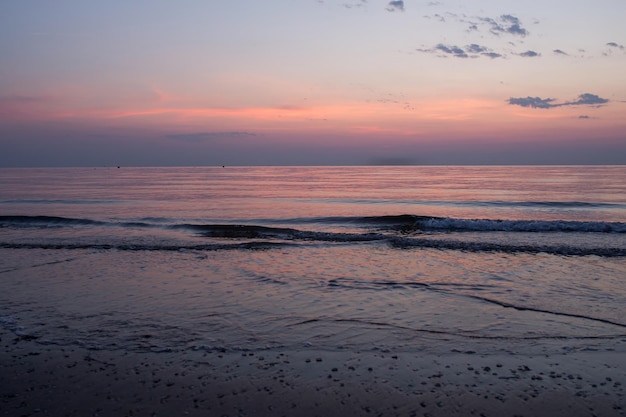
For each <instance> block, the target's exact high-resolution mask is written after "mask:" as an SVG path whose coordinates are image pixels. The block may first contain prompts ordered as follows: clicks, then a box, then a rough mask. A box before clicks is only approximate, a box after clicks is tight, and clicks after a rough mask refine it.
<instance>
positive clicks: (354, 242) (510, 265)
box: [0, 167, 626, 352]
mask: <svg viewBox="0 0 626 417" xmlns="http://www.w3.org/2000/svg"><path fill="white" fill-rule="evenodd" d="M0 252H2V257H1V258H0V325H2V326H4V327H5V328H7V329H10V330H11V331H13V332H15V333H16V334H18V335H21V336H28V337H31V338H35V339H37V340H38V341H39V342H40V343H48V344H61V345H81V346H85V347H87V348H90V349H124V350H149V351H185V350H214V349H220V350H224V349H226V350H237V349H242V350H247V349H265V348H272V347H286V348H295V349H306V348H311V347H314V348H319V349H356V350H369V349H381V350H389V349H394V350H413V349H420V350H433V351H449V350H462V351H463V350H481V351H483V352H489V351H502V350H508V351H542V352H545V351H553V350H559V351H560V350H563V349H566V350H568V349H569V350H576V349H613V350H615V349H621V350H623V349H625V348H626V320H624V317H623V313H624V311H626V280H625V279H626V167H226V168H222V167H211V168H206V167H203V168H120V169H117V168H98V169H86V168H80V169H79V168H71V169H60V168H56V169H1V170H0Z"/></svg>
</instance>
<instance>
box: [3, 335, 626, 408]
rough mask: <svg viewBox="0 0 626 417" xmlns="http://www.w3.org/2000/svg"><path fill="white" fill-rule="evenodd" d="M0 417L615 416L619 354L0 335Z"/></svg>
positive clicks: (620, 387)
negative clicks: (227, 346) (142, 347)
mask: <svg viewBox="0 0 626 417" xmlns="http://www.w3.org/2000/svg"><path fill="white" fill-rule="evenodd" d="M1 342H2V352H1V353H0V355H1V356H0V358H1V359H0V364H1V367H2V369H1V373H2V375H3V377H2V387H1V394H0V395H1V400H0V401H1V403H2V407H0V408H1V409H2V415H6V416H18V415H20V416H30V415H33V416H37V415H48V416H173V415H189V416H213V415H216V416H342V415H373V416H376V415H383V416H411V415H413V416H427V415H430V416H621V415H624V414H625V413H626V410H625V409H624V404H625V397H624V385H626V381H625V374H624V366H623V357H624V356H623V355H624V353H623V352H615V351H601V352H575V353H566V354H554V355H538V356H535V355H532V356H525V355H521V356H520V355H510V354H509V355H503V354H499V355H493V354H492V355H482V354H481V353H480V352H442V353H441V354H421V353H420V352H342V351H334V352H330V351H319V350H307V349H302V350H299V351H285V350H281V349H270V350H263V351H244V352H217V351H214V352H200V351H198V352H185V353H184V354H180V353H176V352H170V353H149V352H146V353H137V352H131V353H126V352H111V351H92V350H88V349H83V348H79V347H59V346H45V345H40V344H39V343H37V341H36V340H29V339H28V338H20V337H16V336H15V335H14V334H11V333H9V332H6V331H4V332H3V333H2V339H1Z"/></svg>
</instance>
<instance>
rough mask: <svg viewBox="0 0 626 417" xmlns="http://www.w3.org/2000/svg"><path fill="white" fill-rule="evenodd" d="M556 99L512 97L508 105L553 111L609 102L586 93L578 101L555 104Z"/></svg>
mask: <svg viewBox="0 0 626 417" xmlns="http://www.w3.org/2000/svg"><path fill="white" fill-rule="evenodd" d="M555 100H556V99H553V98H540V97H518V98H516V97H511V98H509V100H508V103H509V104H511V105H514V106H521V107H531V108H534V109H552V108H554V107H564V106H601V105H603V104H606V103H608V102H609V100H608V99H606V98H602V97H599V96H597V95H595V94H590V93H584V94H581V95H579V96H578V100H575V101H566V102H565V103H554V101H555Z"/></svg>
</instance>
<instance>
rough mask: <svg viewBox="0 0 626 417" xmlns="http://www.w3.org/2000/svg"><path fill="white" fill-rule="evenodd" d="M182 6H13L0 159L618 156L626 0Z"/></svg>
mask: <svg viewBox="0 0 626 417" xmlns="http://www.w3.org/2000/svg"><path fill="white" fill-rule="evenodd" d="M183 3H184V4H183ZM183 3H180V4H178V3H177V4H176V5H174V4H172V5H169V6H167V5H162V4H159V5H156V6H155V5H154V4H153V3H151V2H141V1H139V2H136V3H134V4H132V5H128V4H126V3H125V2H121V1H120V2H116V1H112V2H107V3H106V4H97V5H94V4H91V5H87V4H84V3H83V2H78V1H69V2H64V3H63V4H62V5H59V4H56V5H54V6H53V5H51V4H46V3H44V4H40V5H38V7H35V6H34V5H32V4H30V5H29V4H25V3H23V2H18V1H10V2H8V3H7V4H5V5H4V6H3V10H2V11H3V13H2V16H4V17H3V18H1V19H3V20H4V22H3V23H4V24H3V25H2V26H1V28H0V32H2V33H1V35H2V36H1V38H2V39H4V40H3V41H2V43H0V52H2V56H3V57H6V58H5V59H4V63H3V64H2V68H1V69H0V71H1V74H0V75H1V77H0V145H2V148H3V150H4V152H3V154H2V156H0V166H32V165H45V166H55V165H119V164H124V165H197V164H203V165H204V164H209V165H211V164H215V165H221V164H229V165H231V164H233V165H236V164H262V165H273V164H280V165H292V164H294V165H297V164H319V165H325V164H368V163H379V162H380V163H385V161H387V162H389V163H425V164H509V163H510V164H520V163H521V164H535V163H537V164H544V163H559V164H569V163H574V164H587V163H588V164H599V163H600V164H602V163H604V164H622V163H626V133H625V132H626V84H625V83H624V82H623V73H624V70H626V50H625V47H624V43H626V29H624V26H623V25H622V24H621V23H620V22H619V19H618V16H620V13H621V16H624V15H626V4H625V3H624V2H621V1H600V2H599V3H597V4H594V6H593V7H591V6H590V5H589V6H585V5H577V4H572V3H571V2H565V1H556V2H553V3H551V5H552V7H551V8H546V7H542V3H540V2H538V1H529V2H525V3H524V5H523V6H522V5H520V4H519V2H512V1H509V2H507V1H498V2H496V1H480V2H475V3H473V4H472V5H471V6H470V5H464V6H453V5H448V4H446V3H444V2H418V1H415V2H410V1H405V2H391V3H390V2H386V1H374V0H368V1H364V0H352V1H331V0H326V1H320V0H311V1H302V2H293V1H288V0H278V1H274V2H271V4H260V2H252V1H250V2H238V3H237V5H238V7H236V5H235V4H232V3H223V4H221V3H218V2H208V3H206V4H205V3H198V2H191V1H190V2H183ZM261 3H264V2H261ZM296 3H297V4H296Z"/></svg>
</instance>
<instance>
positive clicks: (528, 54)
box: [518, 51, 541, 58]
mask: <svg viewBox="0 0 626 417" xmlns="http://www.w3.org/2000/svg"><path fill="white" fill-rule="evenodd" d="M518 55H519V56H522V57H524V58H535V57H538V56H541V54H540V53H539V52H535V51H526V52H522V53H521V54H518Z"/></svg>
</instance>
